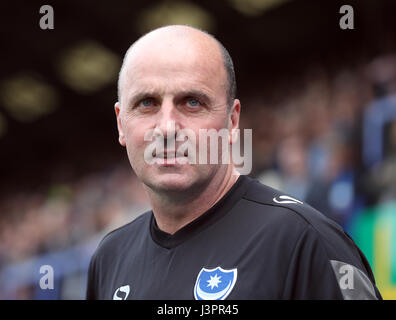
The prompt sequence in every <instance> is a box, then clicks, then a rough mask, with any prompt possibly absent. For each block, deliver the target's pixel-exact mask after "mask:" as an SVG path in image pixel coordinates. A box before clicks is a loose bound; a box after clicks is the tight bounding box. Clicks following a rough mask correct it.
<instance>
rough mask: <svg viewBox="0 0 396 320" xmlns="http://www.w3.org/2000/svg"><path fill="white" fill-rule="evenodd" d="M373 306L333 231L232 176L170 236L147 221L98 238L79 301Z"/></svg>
mask: <svg viewBox="0 0 396 320" xmlns="http://www.w3.org/2000/svg"><path fill="white" fill-rule="evenodd" d="M226 298H227V299H381V295H380V293H379V291H378V289H377V288H376V286H375V282H374V277H373V274H372V271H371V269H370V266H369V264H368V262H367V260H366V258H365V257H364V255H363V254H362V252H361V251H360V250H359V248H358V247H357V246H356V244H355V243H354V242H353V241H352V239H351V238H350V237H349V236H348V235H347V234H346V233H345V232H344V231H343V230H342V228H341V227H340V226H339V225H337V224H336V223H335V222H333V221H331V220H330V219H328V218H326V217H325V216H324V215H322V214H321V213H319V212H318V211H316V210H315V209H313V208H312V207H310V206H308V205H306V204H303V203H302V202H301V201H299V200H297V199H294V198H292V197H290V196H287V195H283V194H282V193H281V192H279V191H277V190H274V189H272V188H270V187H267V186H265V185H263V184H261V183H260V182H258V181H257V180H254V179H252V178H249V177H247V176H240V177H239V178H238V180H237V182H236V183H235V184H234V185H233V186H232V188H231V189H230V190H229V191H228V192H227V194H226V195H224V197H223V198H222V199H221V200H220V201H218V202H217V203H216V204H215V205H214V206H213V207H212V208H210V209H209V210H208V211H207V212H205V213H204V214H202V215H201V216H200V217H198V218H197V219H195V220H194V221H192V222H191V223H189V224H188V225H186V226H184V227H183V228H181V229H180V230H178V231H177V232H176V233H175V234H173V235H170V234H167V233H165V232H163V231H161V230H160V229H159V228H158V226H157V224H156V221H155V218H154V215H153V213H152V211H148V212H146V213H144V214H143V215H141V216H140V217H138V218H136V219H135V220H134V221H132V222H130V223H129V224H127V225H125V226H123V227H121V228H118V229H116V230H114V231H112V232H110V233H109V234H108V235H106V236H105V237H104V239H103V240H102V241H101V243H100V244H99V246H98V248H97V250H96V252H95V253H94V255H93V257H92V259H91V263H90V267H89V274H88V287H87V299H117V300H121V299H163V300H167V299H199V300H214V299H226Z"/></svg>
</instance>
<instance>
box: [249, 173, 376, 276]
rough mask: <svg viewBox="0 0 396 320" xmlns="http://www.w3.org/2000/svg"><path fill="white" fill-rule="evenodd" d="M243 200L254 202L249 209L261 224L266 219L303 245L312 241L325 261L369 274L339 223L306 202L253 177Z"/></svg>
mask: <svg viewBox="0 0 396 320" xmlns="http://www.w3.org/2000/svg"><path fill="white" fill-rule="evenodd" d="M243 199H244V201H245V204H244V205H248V204H249V203H252V204H254V205H252V207H254V208H255V209H254V210H253V211H255V212H256V214H255V215H256V216H257V217H258V219H263V222H264V223H267V222H266V221H268V220H269V221H271V222H273V223H274V224H273V228H276V229H281V231H282V234H283V235H285V236H287V237H292V238H294V239H298V238H301V239H305V241H304V243H305V245H308V244H309V243H310V242H312V241H313V242H315V243H317V244H318V245H319V246H321V247H322V248H323V249H324V253H325V255H326V256H327V258H328V259H329V260H341V261H345V262H347V263H350V264H353V265H355V266H359V267H361V268H363V269H366V270H367V273H371V270H370V268H369V266H368V263H367V261H366V259H365V257H364V255H363V254H362V252H361V251H360V249H359V248H358V247H357V246H356V244H355V243H354V241H353V240H352V238H351V237H350V236H349V235H348V234H347V233H346V232H345V231H344V230H343V228H342V227H341V226H340V225H339V224H337V223H336V222H335V221H333V220H331V219H329V218H328V217H326V216H325V215H324V214H322V213H321V212H319V211H317V210H316V209H314V208H313V207H311V206H310V205H308V204H306V203H304V202H303V201H301V200H299V199H295V198H294V197H292V196H290V195H287V194H284V193H282V192H281V191H279V190H276V189H273V188H271V187H268V186H265V185H263V184H261V183H260V182H259V181H257V180H255V179H252V181H251V183H250V188H249V189H248V190H247V192H246V193H245V195H244V197H243ZM260 216H261V217H262V218H260ZM293 235H294V236H293ZM308 235H309V236H308ZM308 239H310V240H308ZM311 244H312V243H311ZM303 245H304V244H303Z"/></svg>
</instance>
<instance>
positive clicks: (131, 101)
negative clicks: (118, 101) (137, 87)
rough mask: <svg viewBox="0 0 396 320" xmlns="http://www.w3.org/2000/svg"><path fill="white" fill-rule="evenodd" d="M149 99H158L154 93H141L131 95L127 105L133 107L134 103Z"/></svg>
mask: <svg viewBox="0 0 396 320" xmlns="http://www.w3.org/2000/svg"><path fill="white" fill-rule="evenodd" d="M149 97H152V98H156V97H158V94H156V93H155V92H154V91H141V92H138V93H136V94H132V95H131V96H130V97H129V99H128V103H127V105H128V106H131V105H134V104H135V103H137V102H139V101H141V100H143V99H145V98H149Z"/></svg>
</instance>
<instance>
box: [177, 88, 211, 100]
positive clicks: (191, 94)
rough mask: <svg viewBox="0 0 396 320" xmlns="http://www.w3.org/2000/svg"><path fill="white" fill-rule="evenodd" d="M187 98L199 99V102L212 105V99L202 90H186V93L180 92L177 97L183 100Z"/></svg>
mask: <svg viewBox="0 0 396 320" xmlns="http://www.w3.org/2000/svg"><path fill="white" fill-rule="evenodd" d="M186 97H193V98H197V99H198V100H200V101H202V102H204V103H210V102H211V101H212V99H211V98H210V97H209V95H207V94H206V93H205V92H203V91H200V90H185V91H180V92H178V93H177V94H176V95H175V98H176V99H180V98H181V99H182V98H186Z"/></svg>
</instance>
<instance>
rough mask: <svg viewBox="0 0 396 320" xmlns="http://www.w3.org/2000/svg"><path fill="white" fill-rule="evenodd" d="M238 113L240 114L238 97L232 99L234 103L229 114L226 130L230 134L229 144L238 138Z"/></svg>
mask: <svg viewBox="0 0 396 320" xmlns="http://www.w3.org/2000/svg"><path fill="white" fill-rule="evenodd" d="M240 114H241V102H240V101H239V100H238V99H234V104H233V106H232V108H231V110H230V114H229V127H228V130H229V131H230V135H229V137H230V138H229V143H230V144H232V143H235V142H236V140H237V138H238V134H237V129H239V116H240Z"/></svg>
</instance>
